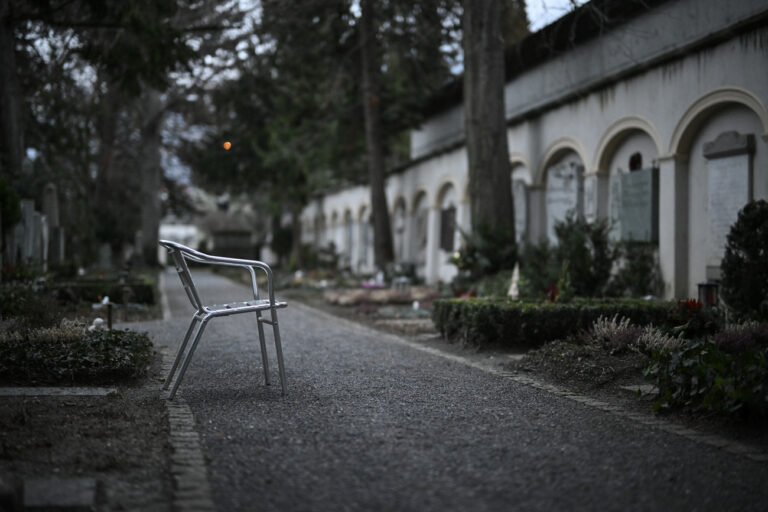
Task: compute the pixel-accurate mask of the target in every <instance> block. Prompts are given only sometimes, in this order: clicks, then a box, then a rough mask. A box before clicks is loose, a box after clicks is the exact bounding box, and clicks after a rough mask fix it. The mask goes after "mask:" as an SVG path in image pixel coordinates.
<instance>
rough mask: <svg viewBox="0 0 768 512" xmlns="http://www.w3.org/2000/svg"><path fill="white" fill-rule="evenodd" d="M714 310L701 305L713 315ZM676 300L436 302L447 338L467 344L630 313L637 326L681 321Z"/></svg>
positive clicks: (525, 343) (521, 338) (513, 341)
mask: <svg viewBox="0 0 768 512" xmlns="http://www.w3.org/2000/svg"><path fill="white" fill-rule="evenodd" d="M710 311H711V310H699V314H701V315H703V316H709V315H711V314H712V313H710ZM676 314H677V304H676V303H670V302H662V301H646V300H639V299H613V300H609V299H592V300H587V299H574V300H573V301H572V302H570V303H567V304H563V303H556V302H555V303H541V302H535V303H532V302H508V301H506V300H502V299H483V298H479V299H442V300H438V301H435V303H434V307H433V313H432V319H433V321H434V323H435V326H436V327H437V329H438V330H439V331H440V332H441V334H442V335H443V337H445V338H448V339H454V340H458V341H460V342H462V343H464V344H468V345H477V346H483V345H496V344H502V345H506V346H514V347H534V346H540V345H542V344H544V343H546V342H548V341H552V340H556V339H563V338H566V337H568V336H570V335H574V334H577V333H579V332H582V331H587V330H589V329H590V328H591V327H592V325H593V324H594V323H595V321H596V320H598V319H599V318H600V317H605V318H614V317H616V318H621V317H624V318H627V319H628V320H629V322H631V323H632V324H635V325H638V326H646V325H651V324H652V325H657V326H664V327H666V328H667V329H668V330H670V331H671V330H673V329H674V328H675V326H677V325H678V324H677V322H678V319H677V316H676Z"/></svg>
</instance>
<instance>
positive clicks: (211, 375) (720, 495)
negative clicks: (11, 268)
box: [135, 272, 768, 512]
mask: <svg viewBox="0 0 768 512" xmlns="http://www.w3.org/2000/svg"><path fill="white" fill-rule="evenodd" d="M166 277H167V279H166V287H167V292H168V304H169V306H170V311H171V313H172V314H171V318H170V320H167V321H165V322H155V323H147V324H141V325H136V326H135V327H136V328H139V329H143V330H148V331H150V334H151V335H152V336H153V338H154V339H155V342H156V343H157V344H159V345H161V346H163V345H165V346H167V347H169V350H172V351H174V352H175V347H176V346H177V343H178V342H179V341H180V338H181V336H182V335H183V334H184V330H185V328H186V325H187V322H188V318H189V316H191V313H192V310H191V306H189V303H188V302H186V297H185V296H184V294H183V291H182V289H181V287H180V285H179V283H178V279H177V278H176V277H175V276H174V275H173V273H172V272H169V273H168V274H167V275H166ZM197 282H198V285H199V287H200V288H201V289H202V290H203V295H204V300H209V301H219V302H221V301H226V300H235V299H236V298H239V297H242V299H247V293H248V290H247V289H246V288H244V287H242V286H240V285H237V284H234V283H232V282H231V281H228V280H226V279H223V278H220V277H216V276H212V275H208V274H201V275H200V277H199V280H198V281H197ZM233 294H238V297H232V295H233ZM279 315H280V325H281V334H282V338H283V350H284V354H285V361H286V369H287V375H288V394H287V396H285V397H282V396H281V394H280V387H279V384H278V383H279V380H278V377H277V364H276V361H275V357H274V350H273V346H270V347H269V348H270V358H271V361H270V362H271V365H270V368H271V369H272V372H273V382H274V383H275V384H274V385H273V386H271V387H265V386H264V385H263V374H262V372H261V361H260V353H259V349H258V342H257V337H256V330H255V319H254V318H251V317H250V316H248V315H238V316H234V317H229V318H227V319H215V320H213V321H212V322H211V324H210V326H209V328H208V329H207V331H206V333H205V335H204V337H203V339H202V341H201V343H200V346H199V347H198V350H197V352H196V354H195V357H194V359H193V361H192V364H191V365H190V367H189V370H188V372H187V375H186V376H185V380H184V382H183V383H182V385H181V388H180V390H179V393H180V396H183V398H184V400H185V401H186V402H187V403H188V404H189V406H190V408H191V409H192V412H193V413H194V416H195V420H196V422H197V429H198V432H199V433H200V435H201V438H202V442H203V449H204V452H205V455H206V457H207V459H208V461H209V466H208V471H209V476H210V479H211V485H212V490H213V498H214V501H215V503H216V506H217V508H218V510H220V511H228V512H229V511H239V510H242V511H259V510H270V511H272V510H274V511H344V510H356V511H357V510H359V511H363V510H364V511H368V510H392V511H408V510H413V511H432V510H434V511H444V510H457V511H467V510H472V511H484V510H499V511H501V510H503V511H507V510H526V511H528V510H532V511H536V510H541V511H545V510H546V511H551V510H600V511H604V510H621V511H625V510H648V511H655V510H697V511H710V510H711V511H722V510H742V511H747V510H765V507H766V503H768V486H766V485H765V482H766V481H768V464H766V463H759V462H754V461H750V460H748V459H746V458H744V457H740V456H737V455H733V454H730V453H727V452H725V451H723V450H719V449H717V448H713V447H711V446H706V445H702V444H700V443H697V442H695V441H692V440H690V439H687V438H683V437H680V436H676V435H674V434H670V433H668V432H664V431H661V430H658V429H655V428H652V427H649V426H646V425H641V424H638V423H635V422H632V421H631V420H627V419H622V418H620V417H617V416H615V415H611V414H607V413H603V412H600V411H597V410H595V409H594V408H590V407H587V406H585V405H582V404H579V403H576V402H574V401H572V400H566V399H563V398H561V397H557V396H554V395H552V394H550V393H547V392H545V391H541V390H537V389H534V388H531V387H529V386H525V385H522V384H520V383H517V382H514V381H512V380H510V379H505V378H503V377H499V376H498V375H493V374H490V373H488V372H484V371H482V370H480V369H477V368H473V367H470V366H468V365H465V364H461V363H460V362H456V361H455V360H449V359H446V358H442V357H439V356H436V355H434V354H429V353H425V352H423V351H419V350H415V349H414V348H412V347H410V346H408V345H406V344H403V343H399V342H398V341H397V339H396V338H394V337H393V336H391V335H387V334H381V333H378V332H376V331H373V330H370V329H367V328H365V327H362V326H357V325H351V324H350V323H348V322H334V321H331V320H330V319H329V317H328V316H327V315H325V314H321V313H318V312H317V311H315V310H312V309H309V308H307V307H305V306H301V305H299V304H296V303H290V304H289V306H288V308H287V309H285V310H281V311H280V313H279ZM267 330H268V331H271V330H270V329H267ZM268 341H270V342H271V335H269V334H268Z"/></svg>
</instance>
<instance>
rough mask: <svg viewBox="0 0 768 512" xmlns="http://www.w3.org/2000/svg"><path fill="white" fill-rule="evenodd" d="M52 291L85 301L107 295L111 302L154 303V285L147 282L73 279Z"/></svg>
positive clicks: (96, 299) (99, 298)
mask: <svg viewBox="0 0 768 512" xmlns="http://www.w3.org/2000/svg"><path fill="white" fill-rule="evenodd" d="M53 288H54V291H57V290H61V291H62V292H64V293H66V295H69V296H72V297H76V298H77V299H79V300H84V301H87V302H99V301H100V300H101V299H102V298H103V297H109V300H110V301H111V302H114V303H117V304H122V303H123V302H135V303H139V304H154V303H155V287H154V286H153V285H152V284H151V283H148V282H128V283H126V284H119V283H117V282H116V281H101V280H94V281H73V282H69V283H61V284H57V285H55V286H54V287H53Z"/></svg>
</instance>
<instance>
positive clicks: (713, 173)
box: [707, 154, 750, 267]
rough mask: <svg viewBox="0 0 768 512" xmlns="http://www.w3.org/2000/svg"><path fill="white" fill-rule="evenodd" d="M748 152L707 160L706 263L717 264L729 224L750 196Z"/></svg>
mask: <svg viewBox="0 0 768 512" xmlns="http://www.w3.org/2000/svg"><path fill="white" fill-rule="evenodd" d="M749 162H750V156H749V155H747V154H742V155H735V156H726V157H723V158H714V159H711V160H707V174H708V175H709V177H708V187H709V199H708V201H707V214H708V217H709V242H708V254H707V265H709V266H718V267H719V266H720V262H721V260H722V259H723V255H724V254H725V244H726V241H727V237H728V233H729V231H730V229H731V226H732V225H733V224H734V223H735V222H736V219H737V218H738V215H739V210H741V209H742V208H743V207H744V205H745V204H747V203H748V202H749V200H750V186H749Z"/></svg>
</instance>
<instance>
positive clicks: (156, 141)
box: [139, 89, 165, 266]
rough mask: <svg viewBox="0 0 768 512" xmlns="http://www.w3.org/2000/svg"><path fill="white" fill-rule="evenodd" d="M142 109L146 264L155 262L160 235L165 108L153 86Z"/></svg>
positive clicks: (143, 251) (143, 215)
mask: <svg viewBox="0 0 768 512" xmlns="http://www.w3.org/2000/svg"><path fill="white" fill-rule="evenodd" d="M141 110H142V119H141V152H140V162H139V166H140V170H141V197H142V200H143V205H142V208H141V245H142V247H141V255H142V258H143V260H144V263H145V264H146V265H151V266H155V265H157V263H158V261H157V250H158V248H157V243H158V240H159V238H160V197H159V192H160V181H161V175H162V167H161V165H160V159H161V155H160V142H161V139H160V127H161V126H162V124H163V117H164V116H163V114H164V112H165V105H164V104H163V102H162V100H161V98H160V93H159V92H158V91H156V90H154V89H150V90H148V91H146V92H145V93H144V98H142V105H141Z"/></svg>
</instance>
